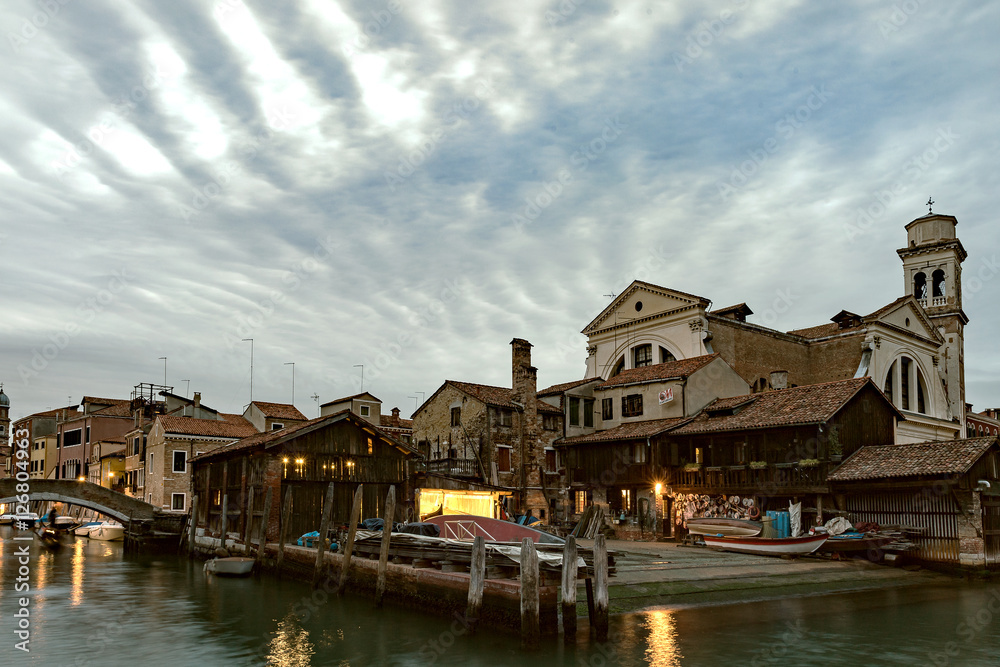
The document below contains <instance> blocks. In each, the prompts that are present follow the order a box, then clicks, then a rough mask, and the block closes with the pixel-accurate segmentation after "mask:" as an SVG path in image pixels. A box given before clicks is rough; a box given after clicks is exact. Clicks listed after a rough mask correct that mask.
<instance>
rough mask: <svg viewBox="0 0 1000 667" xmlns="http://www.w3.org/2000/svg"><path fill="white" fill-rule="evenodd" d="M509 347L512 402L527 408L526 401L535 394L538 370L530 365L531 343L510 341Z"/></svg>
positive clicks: (519, 339) (522, 340)
mask: <svg viewBox="0 0 1000 667" xmlns="http://www.w3.org/2000/svg"><path fill="white" fill-rule="evenodd" d="M510 346H511V388H512V389H513V390H514V400H515V401H517V402H518V403H520V404H521V405H523V406H525V408H527V407H528V401H529V400H531V399H533V398H535V394H536V393H537V391H538V390H537V388H536V377H537V373H538V369H536V368H535V367H534V366H532V365H531V343H529V342H528V341H526V340H524V339H523V338H515V339H514V340H512V341H510Z"/></svg>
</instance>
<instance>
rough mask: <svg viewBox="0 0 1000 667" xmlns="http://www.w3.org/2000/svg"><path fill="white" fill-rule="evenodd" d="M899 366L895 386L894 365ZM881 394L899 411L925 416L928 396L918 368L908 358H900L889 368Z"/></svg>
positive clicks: (922, 376) (922, 375) (925, 383)
mask: <svg viewBox="0 0 1000 667" xmlns="http://www.w3.org/2000/svg"><path fill="white" fill-rule="evenodd" d="M897 364H898V365H899V384H898V386H897V384H896V365H897ZM882 392H883V393H884V394H885V396H886V398H888V399H889V402H890V403H892V404H893V405H895V406H896V407H897V408H899V409H900V410H912V411H914V412H919V413H920V414H927V406H928V404H929V400H928V399H929V396H930V394H929V393H928V391H927V382H926V381H925V380H924V374H923V373H921V372H920V367H919V366H917V364H916V362H914V361H913V359H910V358H909V357H900V358H899V359H898V360H897V361H894V362H893V363H892V365H891V366H889V371H888V372H887V373H886V375H885V384H884V385H883V388H882Z"/></svg>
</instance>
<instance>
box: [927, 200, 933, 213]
mask: <svg viewBox="0 0 1000 667" xmlns="http://www.w3.org/2000/svg"><path fill="white" fill-rule="evenodd" d="M932 206H934V199H933V198H931V197H928V198H927V215H930V214H931V213H933V212H934V209H932V208H931V207H932Z"/></svg>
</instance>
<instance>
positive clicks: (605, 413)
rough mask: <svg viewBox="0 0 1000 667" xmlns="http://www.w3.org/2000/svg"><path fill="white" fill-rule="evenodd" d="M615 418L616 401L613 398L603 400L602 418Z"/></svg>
mask: <svg viewBox="0 0 1000 667" xmlns="http://www.w3.org/2000/svg"><path fill="white" fill-rule="evenodd" d="M614 418H615V401H614V399H613V398H605V399H604V400H602V401H601V419H604V420H609V419H614Z"/></svg>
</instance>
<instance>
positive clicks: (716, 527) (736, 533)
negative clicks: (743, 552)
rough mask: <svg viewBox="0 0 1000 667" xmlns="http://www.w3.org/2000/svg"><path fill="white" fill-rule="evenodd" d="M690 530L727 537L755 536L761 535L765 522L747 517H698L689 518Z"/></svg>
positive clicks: (695, 532) (688, 525)
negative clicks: (750, 519)
mask: <svg viewBox="0 0 1000 667" xmlns="http://www.w3.org/2000/svg"><path fill="white" fill-rule="evenodd" d="M687 529H688V532H690V533H692V534H694V535H724V536H726V537H753V536H755V535H760V531H762V530H763V529H764V524H763V523H761V522H760V521H749V520H747V519H729V518H726V517H697V518H694V519H688V520H687Z"/></svg>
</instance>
